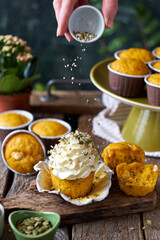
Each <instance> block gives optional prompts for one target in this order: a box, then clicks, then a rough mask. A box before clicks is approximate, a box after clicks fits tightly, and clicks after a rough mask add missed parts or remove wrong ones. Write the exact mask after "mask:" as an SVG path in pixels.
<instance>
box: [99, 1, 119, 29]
mask: <svg viewBox="0 0 160 240" xmlns="http://www.w3.org/2000/svg"><path fill="white" fill-rule="evenodd" d="M117 11H118V0H103V2H102V13H103V16H104V20H105V25H106V27H107V28H112V27H113V23H114V18H115V16H116V13H117Z"/></svg>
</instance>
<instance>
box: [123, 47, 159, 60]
mask: <svg viewBox="0 0 160 240" xmlns="http://www.w3.org/2000/svg"><path fill="white" fill-rule="evenodd" d="M119 57H120V58H134V59H138V60H141V61H142V62H144V63H146V62H149V61H151V60H153V59H154V56H153V54H152V53H151V52H150V51H148V50H146V49H143V48H129V49H127V50H124V51H122V52H121V53H119Z"/></svg>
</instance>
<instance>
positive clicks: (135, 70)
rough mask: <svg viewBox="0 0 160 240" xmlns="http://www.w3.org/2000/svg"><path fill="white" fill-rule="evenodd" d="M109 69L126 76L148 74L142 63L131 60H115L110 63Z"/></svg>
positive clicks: (145, 66) (147, 69)
mask: <svg viewBox="0 0 160 240" xmlns="http://www.w3.org/2000/svg"><path fill="white" fill-rule="evenodd" d="M110 67H111V68H112V69H113V70H115V71H117V72H119V73H124V74H127V75H135V76H136V75H137V76H139V75H147V74H149V68H148V67H147V65H145V64H144V63H143V62H142V61H140V60H138V59H133V58H123V59H120V60H115V61H114V62H113V63H111V65H110Z"/></svg>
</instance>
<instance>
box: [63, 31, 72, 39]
mask: <svg viewBox="0 0 160 240" xmlns="http://www.w3.org/2000/svg"><path fill="white" fill-rule="evenodd" d="M64 36H65V38H66V39H67V40H68V42H70V41H72V40H73V38H72V36H71V35H70V33H69V32H68V30H67V32H65V34H64Z"/></svg>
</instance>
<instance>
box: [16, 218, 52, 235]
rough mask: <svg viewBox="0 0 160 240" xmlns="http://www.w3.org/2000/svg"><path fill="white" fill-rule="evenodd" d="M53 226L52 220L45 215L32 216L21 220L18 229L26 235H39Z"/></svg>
mask: <svg viewBox="0 0 160 240" xmlns="http://www.w3.org/2000/svg"><path fill="white" fill-rule="evenodd" d="M51 227H52V226H51V224H50V222H49V221H48V220H47V219H45V218H43V217H31V218H26V219H23V220H20V221H19V222H18V224H17V229H18V230H19V231H20V232H21V233H24V234H26V235H33V236H36V235H39V234H41V233H44V232H45V231H47V230H48V229H50V228H51Z"/></svg>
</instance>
